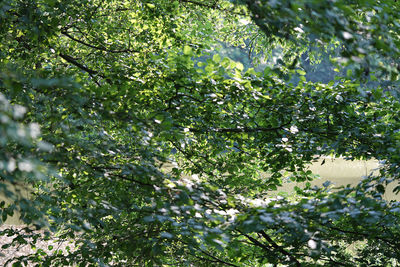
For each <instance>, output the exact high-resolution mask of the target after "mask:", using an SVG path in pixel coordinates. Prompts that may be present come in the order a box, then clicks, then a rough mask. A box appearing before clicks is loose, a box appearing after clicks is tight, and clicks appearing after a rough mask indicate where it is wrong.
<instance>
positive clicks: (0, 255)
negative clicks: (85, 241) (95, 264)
mask: <svg viewBox="0 0 400 267" xmlns="http://www.w3.org/2000/svg"><path fill="white" fill-rule="evenodd" d="M23 228H24V226H21V225H19V226H12V225H2V226H0V233H1V232H2V231H4V230H6V229H14V230H19V231H23ZM36 233H41V234H43V231H37V232H36ZM15 237H16V236H15V235H14V236H7V234H6V235H0V266H12V262H13V261H12V259H13V258H15V257H20V256H26V255H30V254H34V253H37V252H38V251H41V250H43V251H44V252H46V253H51V252H55V251H58V250H62V251H66V250H67V246H69V247H73V244H71V243H70V242H67V241H64V242H54V241H44V240H37V242H36V244H35V248H34V249H33V248H32V247H31V246H30V245H29V244H26V245H13V246H10V247H8V248H5V249H3V248H2V246H3V245H6V244H10V243H11V242H12V241H13V239H14V238H15ZM27 241H28V243H29V242H31V241H32V239H29V238H28V239H27ZM28 266H34V265H28Z"/></svg>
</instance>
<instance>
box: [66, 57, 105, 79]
mask: <svg viewBox="0 0 400 267" xmlns="http://www.w3.org/2000/svg"><path fill="white" fill-rule="evenodd" d="M60 57H61V58H63V59H64V60H65V61H67V62H69V63H71V64H72V65H74V66H76V67H78V68H80V69H81V70H83V71H85V72H87V73H89V74H90V75H96V74H98V71H95V70H92V69H89V68H88V67H86V66H84V65H82V64H81V63H79V62H78V61H76V59H75V58H73V57H71V56H68V55H65V54H61V53H60Z"/></svg>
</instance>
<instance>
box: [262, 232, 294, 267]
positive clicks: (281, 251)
mask: <svg viewBox="0 0 400 267" xmlns="http://www.w3.org/2000/svg"><path fill="white" fill-rule="evenodd" d="M259 233H260V234H261V235H262V236H263V237H264V238H265V240H267V241H268V242H269V243H270V244H271V246H272V247H274V248H275V249H277V250H278V251H279V252H280V253H282V254H283V255H285V256H288V257H289V258H290V260H291V261H292V262H294V263H295V264H296V266H301V264H300V262H299V261H298V260H297V259H296V258H295V257H294V256H293V255H292V254H290V253H289V252H287V251H286V250H284V249H283V248H282V247H281V246H279V245H278V244H277V243H275V241H274V240H272V238H271V237H270V236H269V235H267V233H266V232H264V231H260V232H259Z"/></svg>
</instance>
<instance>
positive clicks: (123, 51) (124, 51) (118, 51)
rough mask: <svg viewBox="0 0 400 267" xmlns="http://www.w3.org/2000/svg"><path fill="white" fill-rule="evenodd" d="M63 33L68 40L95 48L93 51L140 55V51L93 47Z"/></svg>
mask: <svg viewBox="0 0 400 267" xmlns="http://www.w3.org/2000/svg"><path fill="white" fill-rule="evenodd" d="M61 33H62V34H63V35H65V36H67V37H68V38H70V39H71V40H73V41H75V42H77V43H80V44H82V45H84V46H87V47H90V48H93V49H97V50H101V51H104V52H108V53H139V51H138V50H133V49H122V50H112V49H107V48H105V47H100V46H95V45H91V44H88V43H86V42H84V41H82V40H79V39H77V38H75V37H74V36H72V35H70V34H69V33H68V32H66V31H62V32H61Z"/></svg>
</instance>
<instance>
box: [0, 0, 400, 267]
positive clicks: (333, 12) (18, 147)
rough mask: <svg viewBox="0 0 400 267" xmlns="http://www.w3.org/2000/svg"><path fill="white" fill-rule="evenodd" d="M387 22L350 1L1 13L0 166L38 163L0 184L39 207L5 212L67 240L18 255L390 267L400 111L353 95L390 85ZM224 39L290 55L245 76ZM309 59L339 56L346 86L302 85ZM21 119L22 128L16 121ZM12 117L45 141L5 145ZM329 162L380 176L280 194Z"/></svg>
mask: <svg viewBox="0 0 400 267" xmlns="http://www.w3.org/2000/svg"><path fill="white" fill-rule="evenodd" d="M398 9H399V4H397V3H396V2H394V1H384V2H380V1H344V0H343V1H340V0H338V1H327V2H324V3H322V2H321V1H301V0H298V1H222V0H220V1H218V0H217V1H211V0H210V1H201V2H200V1H194V0H193V1H192V0H181V1H167V0H159V1H150V0H141V1H122V0H112V1H100V0H84V1H82V0H79V1H78V0H72V1H59V0H36V1H33V0H32V1H25V0H21V1H18V0H17V1H15V0H14V1H11V0H9V1H3V2H1V3H0V21H1V22H0V23H1V25H4V27H2V28H1V29H0V40H1V42H0V47H1V51H2V52H1V54H0V64H1V65H0V67H1V69H0V71H1V75H2V76H1V77H0V82H1V83H0V88H1V90H2V93H3V94H4V96H5V97H6V98H8V99H9V100H10V102H11V103H12V104H13V106H10V105H8V104H3V106H6V108H5V109H4V111H3V110H1V112H2V113H1V114H2V117H1V118H6V119H5V120H6V121H4V120H3V119H2V121H1V123H2V124H1V127H2V128H1V131H4V132H6V133H7V134H6V135H5V136H4V137H3V135H2V139H1V140H3V141H1V142H2V146H1V149H2V150H5V151H7V152H5V153H2V155H4V156H3V157H4V159H3V158H2V160H3V162H6V163H3V165H2V166H8V167H7V168H9V166H10V162H12V160H13V159H14V160H16V159H17V158H18V162H24V161H23V160H24V159H23V158H32V157H36V160H37V161H40V162H38V163H37V165H32V166H31V167H32V168H33V169H32V171H29V170H26V168H25V169H24V167H23V166H25V165H23V164H18V170H16V172H12V171H10V170H3V172H2V176H1V177H2V179H3V180H5V181H8V182H12V181H13V180H15V179H19V180H22V179H28V182H29V183H31V184H32V186H33V187H34V189H35V194H34V195H33V196H32V198H34V200H35V201H36V204H35V205H29V203H28V204H26V205H24V206H23V205H21V206H19V207H17V206H10V207H13V208H18V209H21V210H24V212H23V216H24V218H27V220H26V223H27V224H28V226H29V225H30V224H36V225H37V226H38V227H43V226H44V225H46V224H47V229H49V230H51V231H53V232H54V233H55V234H56V236H57V238H59V239H60V240H65V239H73V240H74V242H75V245H76V247H75V249H73V250H70V251H69V252H68V253H67V254H63V253H61V252H60V253H58V252H56V253H53V254H46V253H44V252H43V251H37V252H36V253H34V254H32V255H29V256H26V257H20V258H18V259H16V260H17V261H19V262H20V263H24V262H31V263H37V264H42V265H43V266H50V265H52V266H63V265H73V264H78V263H79V264H81V265H82V266H96V265H100V266H108V265H115V266H137V265H140V266H145V265H163V264H164V265H166V264H171V265H196V266H197V265H198V266H215V265H229V266H261V265H264V264H287V265H294V266H301V265H315V266H318V265H321V266H322V265H327V264H330V265H345V266H347V265H362V266H363V265H381V264H382V263H386V262H392V263H393V265H395V264H396V263H397V261H398V259H399V258H400V250H399V248H400V244H399V240H400V238H399V235H400V229H399V225H400V223H399V220H400V217H399V216H400V209H399V203H398V202H395V201H392V202H388V201H385V200H383V198H382V195H383V193H384V192H385V190H386V187H387V185H388V184H389V183H391V182H397V180H398V178H399V173H400V169H399V161H400V156H399V155H400V143H399V142H400V138H399V137H400V135H399V134H400V132H399V129H400V119H399V117H398V115H397V114H398V111H399V110H400V103H399V100H398V98H396V95H395V93H394V91H393V90H391V89H392V88H384V87H381V86H375V85H376V84H369V87H372V86H375V87H373V88H369V89H366V87H365V82H366V77H370V78H372V76H369V75H373V77H374V78H375V79H381V80H382V81H383V80H387V81H391V82H393V83H392V84H393V86H395V85H396V81H397V74H398V67H397V64H398V63H397V58H399V57H398V56H399V55H398V54H399V52H398V39H399V36H398V34H397V32H399V31H397V30H396V29H397V27H398V25H397V24H396V21H397V19H398V16H399V15H398V14H399V12H398ZM250 18H251V19H250ZM252 21H253V22H254V24H253V23H252ZM261 34H264V35H263V36H264V37H259V36H260V35H261ZM221 43H222V44H223V45H224V46H226V47H229V46H233V45H238V44H243V45H244V46H247V45H249V46H250V48H249V49H250V55H254V54H252V49H254V50H253V51H255V52H254V53H255V55H257V53H258V52H261V51H262V50H261V49H262V48H264V49H265V50H266V51H267V50H268V51H271V49H274V46H278V45H279V46H280V47H281V49H282V51H283V52H284V56H283V57H282V58H280V59H279V60H277V61H276V62H274V61H272V62H273V63H274V64H275V65H272V66H266V67H265V68H264V70H263V71H262V72H256V71H255V70H254V69H252V68H246V70H245V68H244V66H243V64H242V63H239V62H235V61H233V60H231V59H229V58H224V57H222V56H221V55H220V53H219V52H218V51H215V50H213V49H214V48H215V47H217V46H219V45H220V44H221ZM311 46H319V47H320V48H321V49H330V47H334V48H335V49H336V50H335V51H336V52H337V54H338V55H340V58H337V60H336V63H335V64H336V67H337V68H339V69H341V68H344V67H345V66H347V67H348V68H349V69H352V70H354V72H352V76H351V77H350V75H348V76H347V77H346V75H344V76H345V77H339V78H336V79H335V80H332V81H330V82H328V83H319V82H316V81H309V80H307V79H306V76H305V75H306V74H307V73H306V72H305V71H304V70H303V69H302V67H301V65H300V64H299V62H300V59H301V57H302V56H303V57H304V55H305V52H306V51H308V49H309V47H311ZM257 51H258V52H257ZM265 55H268V53H267V52H265ZM313 56H315V57H316V58H317V59H318V56H320V54H319V53H315V55H313ZM294 77H295V78H296V77H297V78H296V82H294ZM381 80H380V82H379V83H378V85H379V84H381V85H382V84H384V83H382V82H381ZM1 101H3V103H8V102H7V101H6V100H5V98H4V100H1ZM22 106H24V107H26V108H27V112H26V116H25V117H24V118H19V117H18V116H17V117H15V115H14V117H13V115H12V112H13V110H14V113H15V112H17V111H18V110H21V109H22ZM3 113H4V114H8V115H3ZM17 113H18V112H17ZM17 115H18V114H17ZM14 120H20V121H21V123H25V124H28V123H31V122H34V123H38V124H39V125H40V127H41V132H42V133H41V137H40V139H38V140H36V139H37V138H39V137H38V136H36V134H34V135H33V136H32V134H31V135H29V134H25V137H24V136H22V135H18V130H16V133H17V134H15V127H17V128H18V127H20V128H21V127H23V126H21V125H22V124H15V123H17V122H15V121H14ZM31 125H32V124H31ZM33 125H36V124H33ZM30 127H31V128H32V126H30ZM34 127H36V126H34ZM13 129H14V132H13ZM21 129H26V127H25V128H21ZM44 141H45V142H46V143H45V142H44ZM48 143H51V144H52V146H50V145H48ZM50 148H52V149H50ZM14 153H15V154H14ZM327 155H333V156H337V157H339V156H341V157H345V158H346V159H348V160H354V159H377V160H380V161H381V162H382V167H381V169H380V171H379V173H378V174H376V175H372V174H371V175H370V176H368V177H366V178H365V179H364V180H363V181H361V182H360V184H359V185H356V186H350V185H349V186H347V187H345V188H341V189H337V190H331V188H330V187H329V184H326V185H325V186H324V187H322V188H314V187H311V185H310V184H309V183H307V184H306V187H305V188H299V187H296V194H295V196H293V197H291V198H289V197H288V198H282V197H274V195H276V190H277V189H278V190H279V187H280V186H281V185H282V183H283V182H284V180H285V179H286V178H289V179H290V180H292V181H294V182H303V181H310V180H312V179H313V177H314V175H313V174H312V173H311V171H309V170H307V164H308V163H310V162H312V161H313V160H315V159H318V158H320V157H323V156H327ZM20 158H21V159H20ZM32 162H33V159H32ZM4 164H7V165H4ZM20 165H21V166H20ZM45 166H51V168H48V167H45ZM36 168H37V171H33V170H36ZM3 169H4V168H3ZM7 171H8V172H10V173H7ZM19 172H21V173H19ZM3 174H4V175H3ZM43 174H45V176H43ZM265 174H267V176H266V175H265ZM32 180H33V182H31V181H32ZM2 186H3V187H4V186H5V183H4V184H2ZM399 190H400V188H399V187H397V188H396V191H399ZM3 213H4V212H3ZM42 215H43V216H42ZM43 220H44V221H43ZM38 222H40V223H38ZM22 240H25V239H24V238H19V239H18V238H17V239H16V241H15V242H20V243H22V242H24V241H22ZM32 244H33V245H34V243H32ZM353 245H354V246H356V245H358V246H356V247H357V248H355V249H353V250H351V251H349V250H346V249H345V248H346V246H353Z"/></svg>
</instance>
